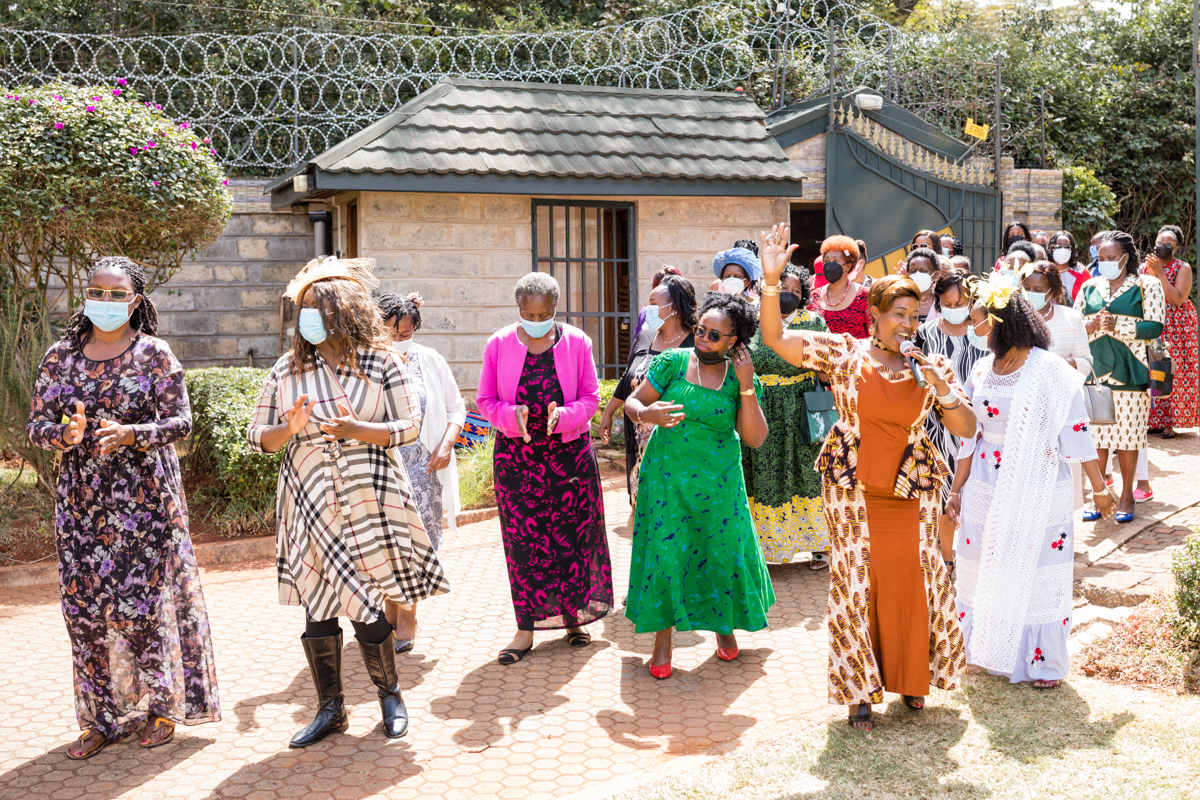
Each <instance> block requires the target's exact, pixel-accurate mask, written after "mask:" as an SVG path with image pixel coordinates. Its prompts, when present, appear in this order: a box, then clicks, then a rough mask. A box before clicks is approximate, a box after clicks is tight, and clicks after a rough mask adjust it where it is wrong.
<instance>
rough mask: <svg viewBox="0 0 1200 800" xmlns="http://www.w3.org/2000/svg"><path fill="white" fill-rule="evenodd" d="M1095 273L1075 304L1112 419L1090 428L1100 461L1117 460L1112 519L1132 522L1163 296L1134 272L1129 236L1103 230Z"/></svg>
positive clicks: (1093, 516)
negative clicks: (1109, 398) (1107, 391)
mask: <svg viewBox="0 0 1200 800" xmlns="http://www.w3.org/2000/svg"><path fill="white" fill-rule="evenodd" d="M1099 252H1100V261H1099V270H1100V277H1098V278H1092V279H1091V280H1090V281H1088V282H1087V283H1085V284H1084V285H1083V289H1081V290H1080V292H1079V296H1078V297H1076V298H1075V310H1076V311H1079V312H1080V313H1081V314H1082V315H1083V322H1084V330H1086V331H1087V333H1088V339H1089V346H1090V348H1091V351H1092V369H1093V370H1095V373H1096V376H1097V377H1098V379H1099V380H1100V381H1101V382H1102V383H1104V384H1106V385H1107V386H1109V387H1110V388H1111V389H1112V395H1113V403H1114V405H1115V406H1116V412H1117V421H1116V424H1113V425H1097V426H1095V427H1094V428H1093V430H1092V438H1093V439H1095V441H1096V449H1097V450H1098V452H1099V454H1100V464H1101V465H1107V464H1108V456H1109V451H1110V450H1116V451H1117V461H1118V462H1119V463H1120V465H1121V481H1122V487H1121V500H1120V505H1119V507H1118V508H1117V517H1116V518H1117V522H1120V523H1127V522H1133V514H1134V508H1135V506H1134V504H1135V502H1136V501H1135V498H1134V496H1133V490H1134V485H1135V482H1136V478H1135V473H1136V467H1137V456H1138V450H1139V449H1141V448H1143V447H1145V446H1146V429H1147V427H1148V422H1149V418H1150V395H1149V394H1147V390H1148V389H1149V388H1150V356H1149V353H1148V351H1147V347H1146V345H1147V343H1148V342H1151V341H1153V340H1154V339H1157V338H1158V337H1159V336H1161V335H1162V332H1163V322H1164V320H1165V319H1166V313H1167V310H1166V307H1167V303H1166V299H1165V296H1164V294H1163V286H1162V283H1160V282H1159V280H1158V278H1155V277H1154V276H1152V275H1138V274H1137V267H1138V263H1139V262H1138V251H1137V246H1136V245H1135V244H1134V242H1133V237H1132V236H1130V235H1129V234H1128V233H1125V232H1123V231H1108V232H1107V233H1105V234H1104V237H1103V238H1102V239H1101V241H1100V250H1099ZM1100 516H1101V513H1100V509H1098V508H1096V509H1091V510H1088V511H1086V512H1084V515H1083V519H1084V521H1085V522H1093V521H1095V520H1097V519H1100Z"/></svg>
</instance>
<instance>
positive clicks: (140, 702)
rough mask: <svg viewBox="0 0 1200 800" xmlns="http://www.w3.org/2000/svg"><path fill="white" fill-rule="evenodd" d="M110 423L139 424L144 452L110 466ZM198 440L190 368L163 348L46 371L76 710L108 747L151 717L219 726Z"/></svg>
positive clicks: (64, 355)
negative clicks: (192, 521) (192, 475)
mask: <svg viewBox="0 0 1200 800" xmlns="http://www.w3.org/2000/svg"><path fill="white" fill-rule="evenodd" d="M77 400H81V401H83V405H84V409H85V412H84V413H85V415H86V417H87V428H86V430H85V432H84V436H83V441H82V442H80V443H79V444H77V445H75V446H74V447H70V448H64V446H63V443H62V436H63V431H64V428H65V425H64V423H63V419H64V417H66V416H69V415H70V414H71V413H74V410H75V402H76V401H77ZM101 419H108V420H113V421H115V422H118V423H120V424H123V425H132V426H133V429H134V444H133V445H132V446H130V447H121V448H119V449H118V450H117V452H116V453H113V454H111V455H103V454H101V453H100V451H99V444H98V440H97V435H96V434H97V431H98V430H99V427H100V425H99V421H100V420H101ZM191 429H192V412H191V408H190V406H189V405H188V397H187V389H186V387H185V386H184V381H183V367H182V366H180V364H179V361H178V360H176V358H175V356H174V354H172V353H171V350H170V348H169V347H168V346H167V344H166V342H164V341H162V340H161V339H156V338H154V337H152V336H144V335H139V336H138V337H137V339H135V340H134V342H133V343H132V344H131V345H130V347H129V349H128V350H126V351H125V352H124V353H123V354H122V355H119V356H117V357H116V358H111V359H109V360H107V361H92V360H90V359H88V358H85V357H84V356H83V354H82V353H81V352H80V351H79V350H77V349H74V348H72V347H71V346H70V345H69V344H67V343H66V342H64V341H60V342H58V343H56V344H55V345H54V346H53V347H51V348H50V351H49V352H48V353H46V356H45V358H43V359H42V365H41V367H40V368H39V370H38V377H37V383H36V385H35V388H34V397H33V403H32V409H31V410H30V413H29V438H30V440H32V441H33V442H34V443H35V444H37V445H39V446H40V447H45V448H47V449H50V450H60V451H62V465H61V467H60V470H59V476H58V497H57V501H56V504H55V527H56V529H57V542H56V546H57V550H58V574H59V588H60V592H61V594H62V609H63V616H64V617H65V618H66V623H67V632H68V634H69V635H70V637H71V655H72V658H73V660H74V671H75V711H76V715H77V716H78V718H79V724H80V727H81V728H85V729H86V728H95V729H96V730H98V731H100V732H101V733H102V734H104V735H105V736H106V737H108V738H109V739H119V738H122V737H124V736H127V735H129V734H132V733H135V732H137V731H138V730H139V729H140V728H141V726H142V725H143V723H144V722H145V721H146V718H147V716H148V715H154V716H160V717H165V718H167V719H170V720H172V721H174V722H180V723H184V724H188V725H194V724H198V723H201V722H214V721H216V720H219V719H220V718H221V705H220V700H219V699H218V696H217V678H216V669H215V667H214V664H213V654H212V641H211V639H210V636H209V627H208V613H207V612H206V610H205V607H204V595H203V593H202V592H201V590H200V573H199V570H198V569H197V567H196V555H195V552H194V551H193V550H192V540H191V538H190V537H189V536H188V512H187V501H186V500H185V499H184V495H183V483H182V481H181V480H180V475H179V460H178V459H177V458H176V456H175V447H174V445H173V444H172V443H173V442H176V441H178V440H180V439H183V438H184V437H186V436H187V435H188V434H189V433H190V432H191Z"/></svg>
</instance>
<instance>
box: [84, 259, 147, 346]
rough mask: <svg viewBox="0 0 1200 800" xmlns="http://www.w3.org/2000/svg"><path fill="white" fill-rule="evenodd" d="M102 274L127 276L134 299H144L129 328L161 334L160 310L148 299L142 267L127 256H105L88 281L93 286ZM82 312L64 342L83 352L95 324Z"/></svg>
mask: <svg viewBox="0 0 1200 800" xmlns="http://www.w3.org/2000/svg"><path fill="white" fill-rule="evenodd" d="M101 270H109V271H114V272H124V273H125V275H126V276H127V277H128V278H129V282H130V283H132V284H133V293H134V295H135V296H136V297H140V298H142V302H141V303H139V304H138V307H137V308H135V309H134V310H133V314H132V315H131V316H130V317H129V327H130V328H132V329H133V330H135V331H140V332H142V333H147V334H149V335H151V336H153V335H155V334H156V333H158V309H156V308H155V307H154V303H153V302H151V300H150V298H149V297H148V296H147V295H146V271H145V270H144V269H143V268H142V265H141V264H139V263H137V262H136V261H133V260H131V259H128V258H126V257H125V256H105V257H104V258H101V259H99V260H98V261H96V263H94V264H92V268H91V270H90V271H89V272H88V281H89V282H90V281H91V279H92V278H93V277H94V276H95V275H96V273H97V272H100V271H101ZM83 311H84V309H83V308H82V307H81V308H79V309H78V310H76V312H75V313H74V314H72V315H71V320H70V321H69V322H68V323H67V329H66V332H65V333H64V334H63V339H65V340H66V342H67V344H69V345H70V346H71V347H73V348H76V349H82V348H83V346H84V345H85V344H87V341H88V339H89V338H90V337H91V335H92V321H91V320H90V319H88V318H87V316H85V315H84V313H83Z"/></svg>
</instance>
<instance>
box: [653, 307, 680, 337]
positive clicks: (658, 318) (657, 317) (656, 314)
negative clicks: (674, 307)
mask: <svg viewBox="0 0 1200 800" xmlns="http://www.w3.org/2000/svg"><path fill="white" fill-rule="evenodd" d="M670 307H671V306H670V304H668V305H665V306H646V327H647V328H649V329H650V330H651V332H654V331H657V330H658V329H659V328H661V327H662V325H663V323H664V322H666V321H667V319H668V318H669V317H670V316H671V314H674V313H675V312H674V311H672V312H671V313H670V314H667V316H665V317H664V316H663V315H662V311H663V309H664V308H670Z"/></svg>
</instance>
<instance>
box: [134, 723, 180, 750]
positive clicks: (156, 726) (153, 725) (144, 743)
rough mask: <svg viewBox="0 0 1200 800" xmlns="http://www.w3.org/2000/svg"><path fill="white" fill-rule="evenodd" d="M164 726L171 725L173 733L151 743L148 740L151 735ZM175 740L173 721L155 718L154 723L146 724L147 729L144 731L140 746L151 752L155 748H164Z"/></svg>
mask: <svg viewBox="0 0 1200 800" xmlns="http://www.w3.org/2000/svg"><path fill="white" fill-rule="evenodd" d="M163 725H169V726H170V727H171V732H170V733H168V734H167V735H166V736H164V737H163V738H161V739H158V740H155V741H151V740H150V739H149V738H148V737H149V734H151V733H154V732H157V731H158V729H159V728H161V727H162V726H163ZM174 738H175V723H174V722H171V720H169V719H165V718H163V717H155V718H154V719H153V721H150V722H147V723H146V729H145V730H144V731H142V741H141V742H139V744H141V746H142V747H144V748H146V749H147V750H151V749H153V748H155V747H162V746H163V745H164V744H166V743H167V742H169V741H171V740H172V739H174Z"/></svg>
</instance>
